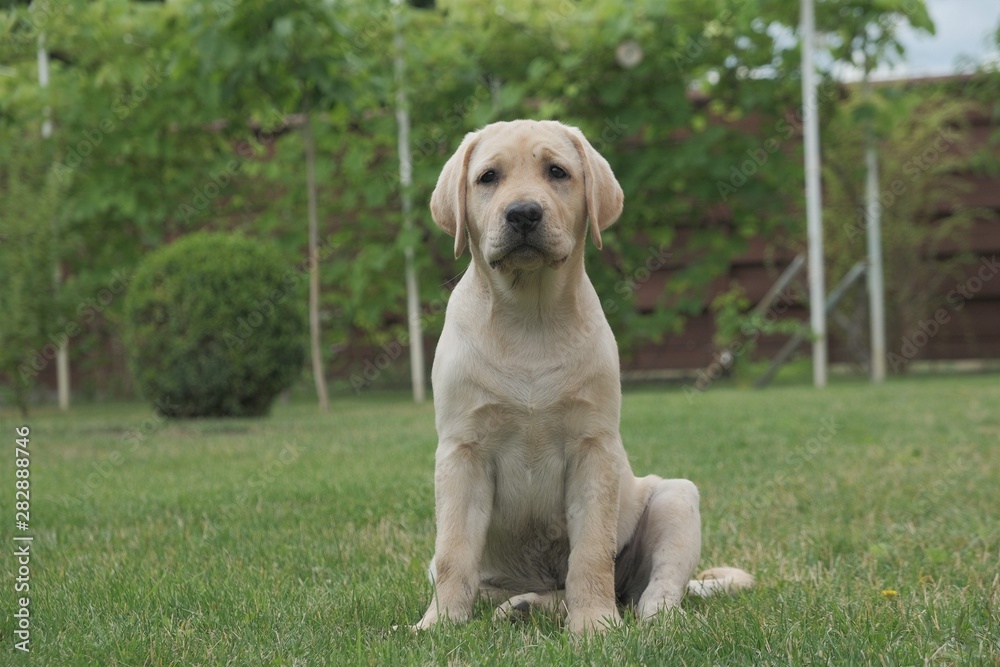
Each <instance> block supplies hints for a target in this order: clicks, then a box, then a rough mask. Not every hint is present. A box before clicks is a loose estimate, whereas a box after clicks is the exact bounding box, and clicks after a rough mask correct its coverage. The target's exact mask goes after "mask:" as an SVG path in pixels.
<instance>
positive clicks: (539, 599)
mask: <svg viewBox="0 0 1000 667" xmlns="http://www.w3.org/2000/svg"><path fill="white" fill-rule="evenodd" d="M489 597H490V599H491V600H492V601H495V600H496V599H497V598H496V597H495V596H493V595H490V596H489ZM505 597H506V599H505V600H504V601H503V603H501V604H500V605H499V606H498V607H497V608H496V611H494V612H493V618H496V619H509V620H515V619H517V618H519V617H522V616H527V615H528V614H530V613H531V612H533V611H536V610H540V611H544V612H550V613H555V614H558V615H559V616H565V615H566V613H567V609H566V591H562V590H558V591H547V592H545V593H521V594H520V595H506V596H505Z"/></svg>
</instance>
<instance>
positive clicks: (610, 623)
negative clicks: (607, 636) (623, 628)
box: [566, 607, 622, 635]
mask: <svg viewBox="0 0 1000 667" xmlns="http://www.w3.org/2000/svg"><path fill="white" fill-rule="evenodd" d="M621 624H622V617H621V614H619V613H618V608H617V607H611V608H610V609H588V610H576V611H571V612H570V613H569V618H567V619H566V625H567V626H569V629H570V632H572V633H574V634H577V635H583V634H589V633H594V634H601V633H603V632H605V631H607V630H608V629H610V628H614V627H618V626H619V625H621Z"/></svg>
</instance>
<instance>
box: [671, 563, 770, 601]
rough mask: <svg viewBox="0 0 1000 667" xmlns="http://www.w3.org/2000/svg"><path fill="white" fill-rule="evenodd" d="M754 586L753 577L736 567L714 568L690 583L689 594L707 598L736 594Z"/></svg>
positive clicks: (688, 586)
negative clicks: (719, 594)
mask: <svg viewBox="0 0 1000 667" xmlns="http://www.w3.org/2000/svg"><path fill="white" fill-rule="evenodd" d="M753 584H754V578H753V575H752V574H750V573H749V572H744V571H743V570H741V569H739V568H736V567H713V568H712V569H711V570H705V571H704V572H702V573H701V574H699V575H698V576H697V578H695V579H692V580H691V581H689V582H688V585H687V593H688V595H693V596H695V597H699V598H707V597H709V596H711V595H715V594H717V593H736V592H737V591H741V590H743V589H745V588H750V587H751V586H753Z"/></svg>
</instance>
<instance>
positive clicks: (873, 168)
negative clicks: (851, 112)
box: [864, 70, 886, 382]
mask: <svg viewBox="0 0 1000 667" xmlns="http://www.w3.org/2000/svg"><path fill="white" fill-rule="evenodd" d="M864 90H865V101H866V102H870V101H871V83H870V82H869V80H868V73H867V70H866V71H865V83H864ZM867 123H868V126H867V127H866V128H865V134H866V143H867V145H866V147H865V165H866V168H867V171H868V173H867V174H866V178H865V200H866V201H865V217H866V218H867V220H866V223H867V224H866V225H865V231H866V235H867V240H868V326H869V330H870V335H871V339H870V341H871V356H872V368H871V379H872V382H882V381H883V380H885V364H886V358H885V285H884V283H883V276H882V206H881V205H880V204H879V201H878V159H877V156H876V154H875V138H874V135H873V132H872V127H871V120H870V119H869V120H868V121H867Z"/></svg>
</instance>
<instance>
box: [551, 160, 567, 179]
mask: <svg viewBox="0 0 1000 667" xmlns="http://www.w3.org/2000/svg"><path fill="white" fill-rule="evenodd" d="M549 176H551V177H552V178H555V179H558V180H560V181H561V180H562V179H564V178H569V174H567V173H566V170H565V169H563V168H562V167H560V166H559V165H557V164H554V165H552V166H551V167H549Z"/></svg>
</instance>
